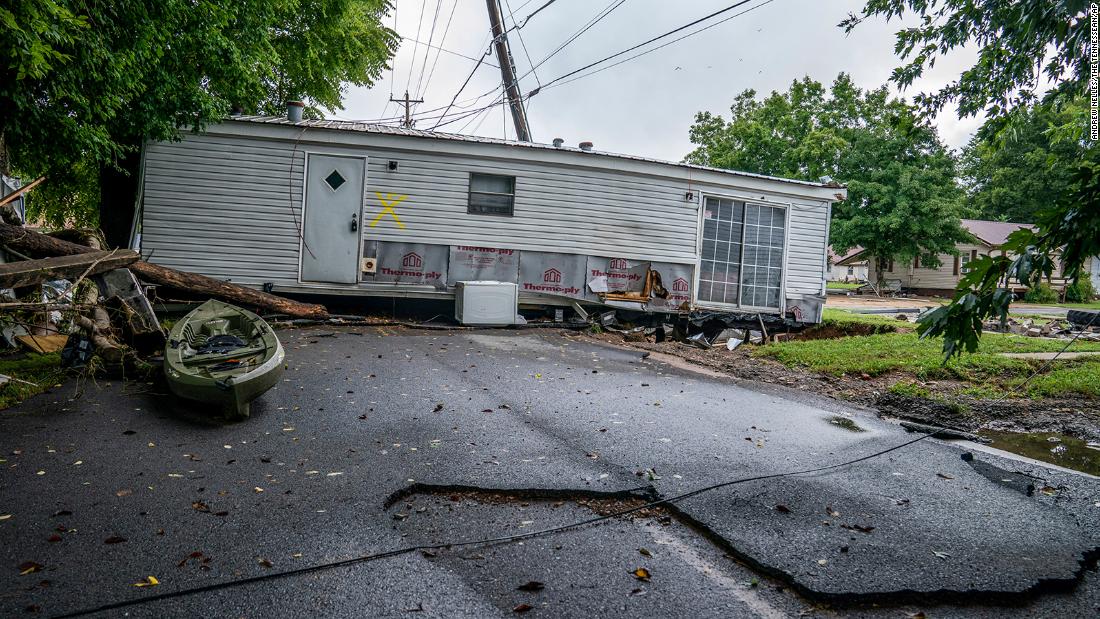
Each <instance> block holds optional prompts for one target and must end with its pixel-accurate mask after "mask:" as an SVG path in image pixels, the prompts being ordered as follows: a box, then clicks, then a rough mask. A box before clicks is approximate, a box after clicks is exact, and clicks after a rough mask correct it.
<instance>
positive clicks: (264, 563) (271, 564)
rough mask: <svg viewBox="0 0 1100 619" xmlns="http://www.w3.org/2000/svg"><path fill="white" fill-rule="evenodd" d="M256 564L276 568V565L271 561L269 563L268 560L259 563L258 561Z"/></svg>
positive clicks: (260, 560) (261, 560)
mask: <svg viewBox="0 0 1100 619" xmlns="http://www.w3.org/2000/svg"><path fill="white" fill-rule="evenodd" d="M256 563H259V564H260V565H262V566H263V567H275V564H274V563H272V562H271V561H269V560H268V559H263V558H261V559H259V560H258V561H256Z"/></svg>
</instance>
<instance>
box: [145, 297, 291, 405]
mask: <svg viewBox="0 0 1100 619" xmlns="http://www.w3.org/2000/svg"><path fill="white" fill-rule="evenodd" d="M285 357H286V353H285V351H284V350H283V346H282V343H281V342H279V338H278V337H276V336H275V332H274V331H273V330H272V329H271V327H270V326H269V325H268V324H267V323H266V322H265V321H264V320H263V319H262V318H260V317H259V316H257V315H256V314H253V313H252V312H249V311H247V310H244V309H241V308H239V307H236V306H233V305H229V304H228V303H222V302H220V301H213V300H211V301H207V302H206V303H204V304H202V305H201V306H200V307H198V308H197V309H195V310H194V311H192V312H191V313H190V314H188V315H187V316H186V317H184V318H183V319H182V320H180V322H178V323H176V325H174V326H173V327H172V330H171V332H170V333H169V337H168V345H167V346H166V348H165V357H164V358H165V364H164V370H165V376H166V378H167V379H168V386H169V388H170V389H171V391H172V393H173V394H175V395H176V396H177V397H180V398H183V399H186V400H190V401H193V402H199V403H202V404H207V405H211V406H216V407H218V408H219V409H221V411H222V412H223V414H224V415H225V416H226V417H228V418H231V419H243V418H246V417H248V415H249V412H250V411H249V409H250V406H249V405H250V403H251V402H252V401H253V400H255V399H256V398H258V397H260V396H261V395H263V394H264V393H265V392H266V391H267V390H269V389H271V388H272V387H274V386H275V385H276V384H277V383H278V382H279V380H280V379H281V377H282V374H283V369H284V361H285Z"/></svg>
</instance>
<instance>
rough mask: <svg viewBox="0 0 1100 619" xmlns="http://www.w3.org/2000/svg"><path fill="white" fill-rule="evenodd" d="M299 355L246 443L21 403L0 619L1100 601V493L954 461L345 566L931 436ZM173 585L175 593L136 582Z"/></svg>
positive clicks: (530, 362) (128, 415)
mask: <svg viewBox="0 0 1100 619" xmlns="http://www.w3.org/2000/svg"><path fill="white" fill-rule="evenodd" d="M280 337H281V338H282V340H283V342H284V344H285V345H286V348H287V363H288V366H289V369H288V371H287V372H286V374H285V375H284V381H283V382H282V383H281V384H280V385H279V386H278V387H277V388H276V389H274V390H272V391H271V392H269V393H268V394H266V395H265V396H264V397H263V398H262V399H261V400H260V401H258V402H257V403H255V404H254V405H253V412H252V417H251V419H249V420H247V421H245V422H243V423H238V424H233V425H219V424H216V423H211V422H210V421H209V420H208V419H207V418H206V417H205V416H204V414H203V411H196V410H194V408H192V407H188V406H185V405H181V404H180V403H179V402H177V401H175V400H173V399H172V398H171V397H170V396H168V395H165V394H164V393H163V392H164V391H165V389H164V388H163V387H162V386H160V385H157V384H146V383H135V382H128V383H122V382H112V381H99V382H92V381H85V382H78V381H75V380H74V381H70V382H69V383H67V384H64V385H62V386H60V387H57V388H55V389H53V390H52V391H51V392H49V393H46V394H43V395H40V396H38V397H36V398H34V399H32V400H30V401H28V402H25V403H24V404H22V405H21V406H19V407H16V408H13V409H9V410H6V411H0V459H2V460H3V461H2V462H0V467H2V468H0V518H3V520H0V548H2V549H0V557H2V560H0V583H2V585H0V586H2V591H3V597H0V614H4V615H14V614H17V613H19V614H21V613H24V612H30V613H31V614H32V615H33V614H39V615H42V616H56V615H62V614H66V613H71V612H77V611H82V610H87V609H95V608H106V607H109V608H110V609H109V610H106V611H104V612H102V613H100V614H101V615H102V616H117V615H118V614H120V613H122V612H126V613H129V615H130V616H142V617H145V616H148V617H161V616H167V615H176V616H179V615H189V616H192V615H199V614H202V615H203V616H214V617H220V616H263V617H297V616H303V615H313V616H316V615H326V616H402V617H404V616H414V617H419V616H422V615H424V616H478V617H483V616H514V615H515V614H517V613H527V614H528V615H546V616H562V615H566V616H624V615H625V616H647V617H651V616H700V617H711V616H713V617H720V616H721V617H729V616H774V617H781V616H789V615H792V614H799V613H805V614H808V615H823V616H831V615H834V614H838V613H850V612H856V613H858V614H859V615H861V616H863V615H865V616H884V617H885V616H891V617H892V616H897V615H898V614H899V613H900V612H904V613H908V614H915V613H917V612H925V613H929V614H932V613H935V614H936V615H955V616H975V615H978V616H983V615H984V616H990V617H992V616H1005V615H1006V614H1008V615H1013V614H1015V615H1018V616H1036V615H1038V616H1055V615H1061V616H1064V615H1066V614H1072V613H1078V614H1082V615H1084V616H1091V615H1094V614H1095V613H1096V611H1097V609H1098V608H1100V587H1098V586H1097V577H1096V574H1095V572H1094V571H1090V570H1089V569H1087V568H1089V567H1094V566H1095V562H1096V558H1097V549H1100V528H1098V527H1096V526H1095V523H1096V522H1097V519H1098V517H1100V482H1098V480H1096V479H1093V478H1089V477H1085V476H1082V475H1078V474H1072V473H1068V472H1062V471H1055V470H1051V469H1047V468H1044V467H1041V466H1038V465H1035V464H1031V463H1026V462H1021V461H1019V460H1013V459H1006V458H1002V457H1000V456H999V455H997V454H996V453H989V452H987V451H973V452H971V451H969V450H968V449H967V446H966V445H965V444H962V445H960V444H949V443H944V442H941V441H938V440H934V439H928V440H924V441H921V442H918V443H915V444H912V445H910V446H908V447H905V448H902V449H898V450H895V451H891V452H889V453H886V454H884V455H879V456H876V457H873V458H871V459H868V460H865V461H862V462H858V463H856V464H853V465H851V466H845V467H840V468H833V469H829V470H827V471H822V472H817V473H813V474H806V475H797V476H789V477H776V478H770V479H766V480H758V481H751V482H745V483H738V484H736V485H729V486H726V487H723V488H720V489H717V490H714V491H709V492H705V493H702V494H699V495H697V496H694V497H692V498H689V499H687V500H683V501H680V502H677V503H675V504H674V505H668V506H664V507H660V508H649V509H645V510H642V511H640V512H638V513H636V514H634V515H633V517H631V518H612V519H610V520H606V521H603V522H601V523H598V524H592V525H587V526H583V527H578V528H573V529H569V530H565V531H560V532H555V533H553V534H550V535H546V536H540V537H534V538H528V539H523V540H518V541H511V542H498V543H489V544H469V545H452V546H451V547H443V548H431V549H426V550H423V551H416V552H407V553H403V554H397V555H396V556H391V557H381V558H377V559H372V560H369V561H360V562H350V563H344V564H342V565H341V566H337V567H326V566H327V565H328V564H331V563H334V562H345V561H347V560H349V559H354V558H356V557H362V556H364V555H376V554H378V553H384V552H387V551H391V550H395V549H401V548H405V547H410V546H436V545H439V544H447V543H451V544H455V543H458V542H466V541H475V540H481V539H489V538H498V537H501V536H509V535H518V534H524V533H530V532H533V531H539V530H541V529H545V528H551V527H556V526H561V525H566V524H570V523H574V522H578V521H581V520H587V519H592V518H594V517H596V516H598V515H600V514H608V513H612V512H615V511H619V510H622V509H625V508H629V507H635V506H639V505H642V504H644V503H645V502H647V501H652V500H654V499H655V498H664V497H671V496H676V495H679V494H682V493H685V492H688V491H691V490H695V489H697V488H701V487H704V486H708V485H712V484H717V483H721V482H726V481H730V480H737V479H744V478H747V477H755V476H763V475H771V474H776V473H782V472H787V471H795V470H803V469H811V468H819V467H825V466H830V465H834V464H839V463H842V462H845V461H849V460H853V459H858V458H862V457H865V456H871V455H874V454H876V453H878V452H880V451H883V450H886V449H889V448H891V447H894V446H897V445H899V444H902V443H904V442H906V441H911V440H912V439H913V438H914V435H911V434H907V433H905V432H904V431H903V430H901V429H900V428H899V427H898V426H896V425H894V424H892V423H889V422H886V421H883V420H880V419H878V418H877V417H875V416H874V415H873V414H871V413H870V412H867V411H859V410H849V409H847V408H845V407H844V406H842V405H840V404H837V403H836V402H833V401H830V400H825V399H819V398H816V397H814V396H812V395H809V394H805V393H802V392H798V391H791V390H780V389H778V388H776V387H765V386H758V385H744V384H737V383H735V382H734V381H732V380H730V379H727V378H724V377H720V376H713V375H708V374H701V373H698V372H696V371H693V370H691V369H689V368H684V367H673V366H669V365H666V364H664V363H662V362H657V361H654V360H652V359H649V358H643V357H642V356H641V355H640V354H639V353H638V352H637V351H630V350H624V349H618V348H611V347H604V346H601V345H599V344H594V343H590V342H587V341H584V342H582V341H578V340H576V339H571V338H569V337H566V336H564V335H562V334H559V333H557V332H543V331H538V330H524V331H506V330H486V331H465V330H456V331H442V332H441V331H412V330H405V329H392V328H369V329H368V328H362V329H351V328H348V329H340V330H336V331H333V330H329V329H302V330H293V331H282V332H280ZM5 516H7V517H6V518H5ZM312 568H316V569H312ZM639 568H642V570H643V571H638V570H639ZM24 572H25V573H24ZM284 573H288V575H284V576H280V574H284ZM150 576H152V577H154V578H155V579H156V581H157V582H158V583H159V584H157V585H153V586H142V587H138V586H135V585H136V584H138V583H144V584H148V583H151V582H152V581H151V580H149V578H148V577H150ZM241 581H243V582H244V584H239V585H237V586H232V587H226V586H224V585H225V584H226V583H232V582H241ZM532 583H534V584H532ZM193 590H194V591H193ZM130 601H136V602H138V603H136V604H133V605H129V606H119V604H126V603H128V602H130ZM1006 604H1007V605H1009V607H1008V608H1005V607H1004V605H1006ZM410 613H411V614H410Z"/></svg>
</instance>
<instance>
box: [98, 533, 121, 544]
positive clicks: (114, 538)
mask: <svg viewBox="0 0 1100 619" xmlns="http://www.w3.org/2000/svg"><path fill="white" fill-rule="evenodd" d="M125 541H126V538H125V537H119V536H117V535H112V536H111V537H108V538H107V539H105V540H103V543H104V544H121V543H122V542H125Z"/></svg>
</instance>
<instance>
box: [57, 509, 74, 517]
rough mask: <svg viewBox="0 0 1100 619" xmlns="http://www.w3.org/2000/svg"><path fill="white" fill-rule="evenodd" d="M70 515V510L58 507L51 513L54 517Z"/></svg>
mask: <svg viewBox="0 0 1100 619" xmlns="http://www.w3.org/2000/svg"><path fill="white" fill-rule="evenodd" d="M72 515H73V513H72V512H71V511H69V510H67V509H59V510H57V511H56V512H54V513H53V516H54V517H55V518H56V517H57V516H72Z"/></svg>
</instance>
